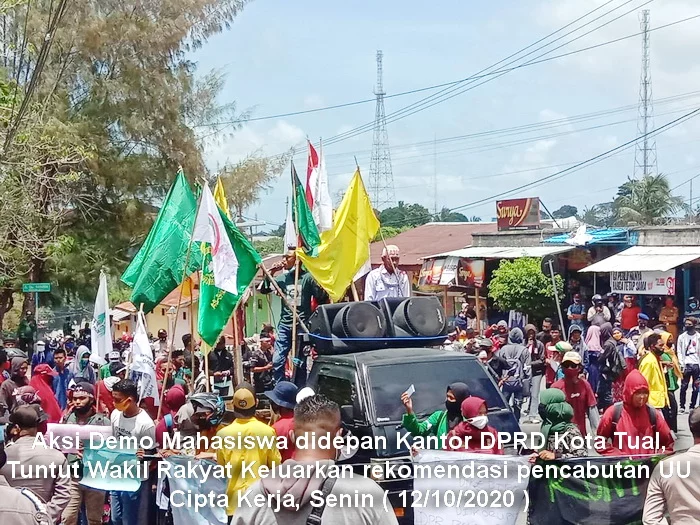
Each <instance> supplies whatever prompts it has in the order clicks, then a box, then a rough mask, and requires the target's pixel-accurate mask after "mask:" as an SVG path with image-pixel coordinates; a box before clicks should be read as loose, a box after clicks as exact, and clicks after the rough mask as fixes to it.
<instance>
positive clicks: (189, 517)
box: [165, 456, 228, 525]
mask: <svg viewBox="0 0 700 525" xmlns="http://www.w3.org/2000/svg"><path fill="white" fill-rule="evenodd" d="M165 461H167V462H169V463H172V466H171V468H169V469H168V470H167V471H168V472H173V471H175V469H174V468H173V466H175V465H188V464H189V463H190V462H194V463H206V462H205V461H203V460H199V459H194V458H193V457H191V456H170V457H169V458H168V459H167V460H165ZM188 470H189V469H188ZM192 471H194V472H199V471H200V470H199V469H192ZM168 484H169V488H170V490H169V493H170V494H173V493H175V492H176V491H177V492H179V493H180V494H182V497H180V496H179V497H178V501H180V500H182V499H183V497H186V495H192V496H194V497H195V498H199V499H200V500H202V501H205V500H206V501H214V500H215V498H216V497H217V496H218V495H221V494H226V486H227V484H228V479H225V478H223V479H222V478H220V477H216V476H211V477H209V478H207V479H206V481H204V482H203V481H202V480H201V479H200V478H199V477H197V476H195V477H180V476H168ZM171 511H172V515H173V523H174V525H226V524H227V523H228V517H227V516H226V508H225V507H221V506H218V505H209V504H204V505H201V506H200V505H199V504H197V502H195V504H194V505H192V504H189V505H180V504H179V503H178V504H177V505H171Z"/></svg>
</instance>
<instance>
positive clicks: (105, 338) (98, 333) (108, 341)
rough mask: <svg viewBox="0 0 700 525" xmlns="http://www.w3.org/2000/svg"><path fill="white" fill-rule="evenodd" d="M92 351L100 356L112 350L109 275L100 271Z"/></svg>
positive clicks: (91, 328)
mask: <svg viewBox="0 0 700 525" xmlns="http://www.w3.org/2000/svg"><path fill="white" fill-rule="evenodd" d="M90 339H91V341H92V352H93V353H95V354H97V355H99V356H100V357H104V358H106V357H108V354H109V353H110V352H111V351H112V330H111V327H110V319H109V295H108V294H107V275H106V274H105V273H104V272H100V286H99V288H98V289H97V297H96V298H95V311H94V313H93V315H92V323H91V325H90Z"/></svg>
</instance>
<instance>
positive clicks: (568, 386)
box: [552, 341, 600, 436]
mask: <svg viewBox="0 0 700 525" xmlns="http://www.w3.org/2000/svg"><path fill="white" fill-rule="evenodd" d="M560 344H562V346H563V344H566V345H568V343H563V341H562V342H561V343H560ZM568 346H569V347H571V345H568ZM561 370H562V371H563V372H564V378H563V379H560V380H559V381H556V382H555V383H554V384H553V385H552V388H557V389H559V390H561V391H562V392H564V394H565V395H566V402H567V403H569V404H570V405H571V407H572V408H573V409H574V417H573V422H574V424H575V425H576V426H577V427H578V429H579V430H580V431H581V434H583V435H584V436H585V435H586V434H587V432H586V416H588V420H589V421H590V424H591V433H595V431H596V429H597V428H598V423H599V420H600V417H599V414H598V407H597V402H596V398H595V393H594V392H593V389H592V388H591V385H589V384H588V381H586V380H585V379H582V377H581V374H583V363H582V360H581V356H580V355H579V354H578V352H576V351H574V350H569V351H568V352H566V353H565V354H564V356H563V357H562V360H561Z"/></svg>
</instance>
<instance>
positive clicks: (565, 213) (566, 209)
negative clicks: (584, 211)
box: [552, 204, 578, 219]
mask: <svg viewBox="0 0 700 525" xmlns="http://www.w3.org/2000/svg"><path fill="white" fill-rule="evenodd" d="M577 214H578V208H577V207H576V206H571V205H570V204H565V205H564V206H562V207H561V208H559V209H558V210H554V211H553V212H552V218H553V219H566V218H567V217H575V216H576V215H577Z"/></svg>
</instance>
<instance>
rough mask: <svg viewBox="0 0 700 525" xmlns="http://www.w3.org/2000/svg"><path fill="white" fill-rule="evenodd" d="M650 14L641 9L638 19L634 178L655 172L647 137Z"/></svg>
mask: <svg viewBox="0 0 700 525" xmlns="http://www.w3.org/2000/svg"><path fill="white" fill-rule="evenodd" d="M650 18H651V15H650V12H649V10H648V9H645V10H644V11H642V16H641V19H640V22H641V27H642V76H641V79H640V86H639V118H638V120H637V136H638V137H643V138H642V139H641V140H639V141H638V142H637V147H636V150H635V153H634V178H635V179H636V178H638V177H640V176H641V177H643V176H644V175H654V174H656V173H657V170H658V165H657V160H656V140H655V139H654V138H650V137H649V132H650V131H653V129H654V102H653V98H652V91H651V58H650V56H649V51H650V45H651V43H650V40H649V21H650Z"/></svg>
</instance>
